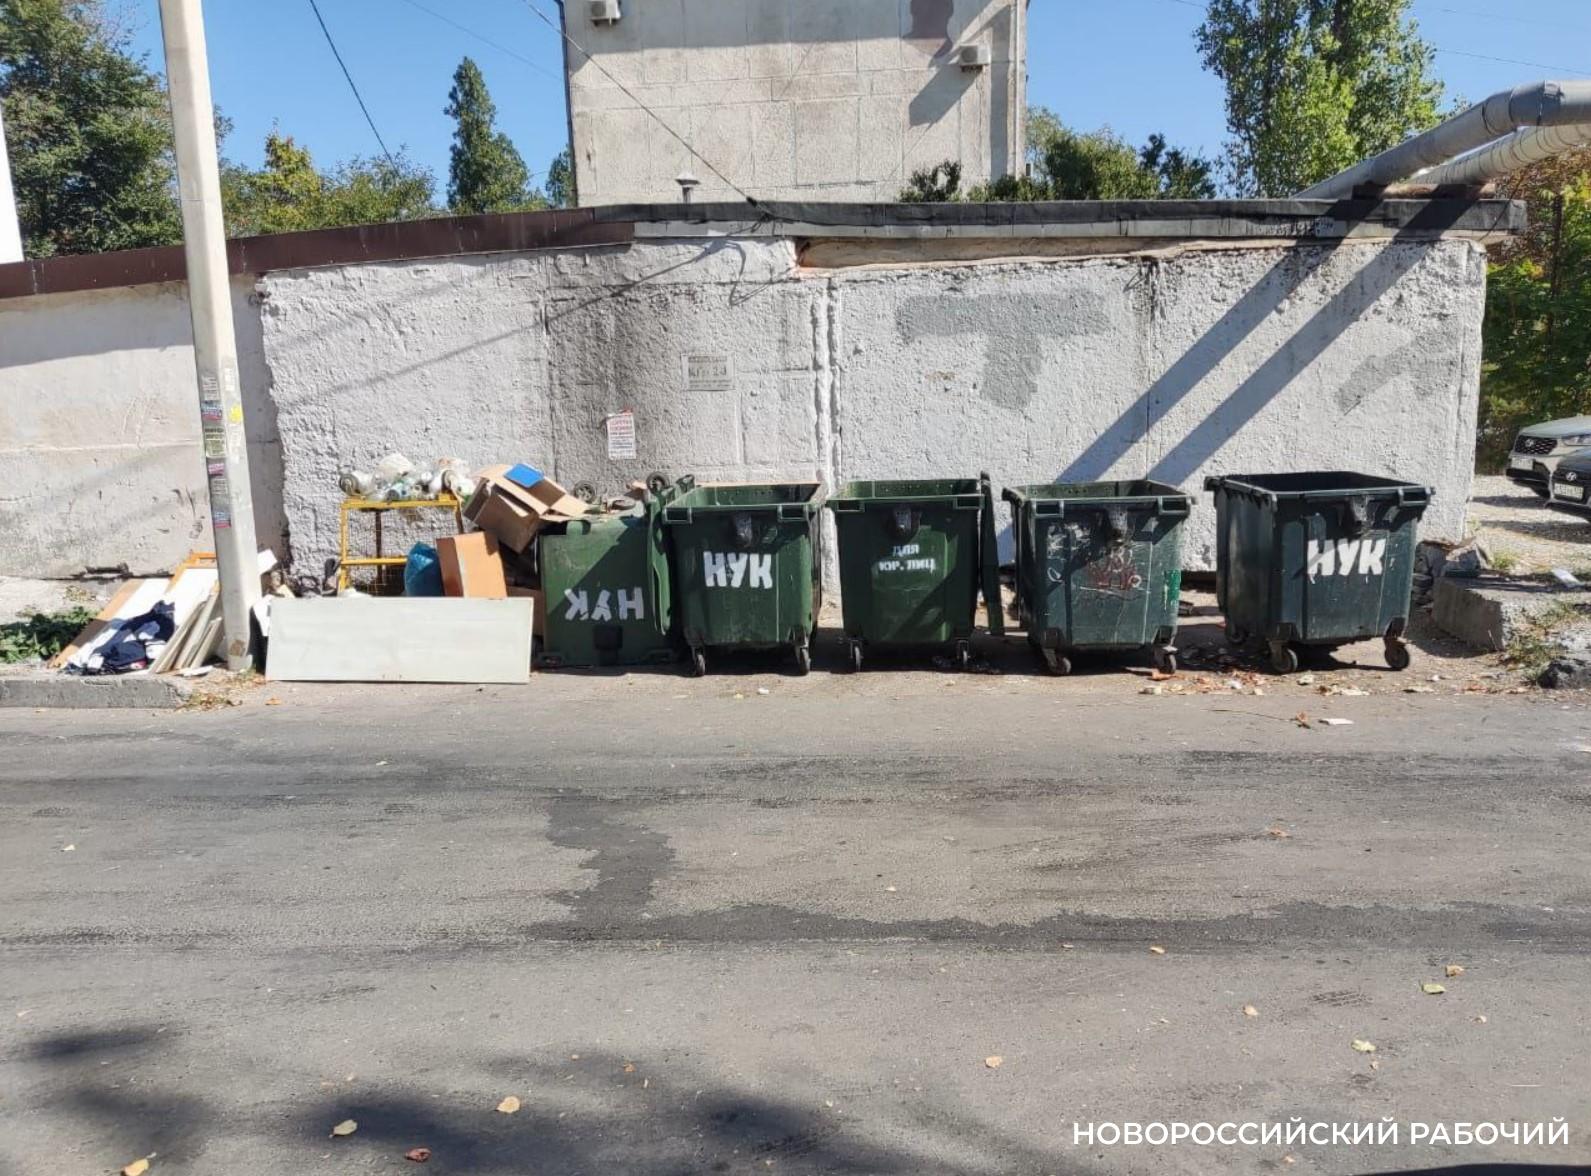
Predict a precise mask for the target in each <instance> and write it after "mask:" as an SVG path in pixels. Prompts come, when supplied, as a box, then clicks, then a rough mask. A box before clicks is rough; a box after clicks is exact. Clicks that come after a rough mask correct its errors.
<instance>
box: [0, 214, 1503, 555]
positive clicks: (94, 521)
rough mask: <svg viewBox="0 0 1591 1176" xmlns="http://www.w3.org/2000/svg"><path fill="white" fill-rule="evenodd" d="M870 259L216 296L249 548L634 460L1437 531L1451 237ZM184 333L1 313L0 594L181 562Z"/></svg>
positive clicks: (1207, 518) (1460, 498)
mask: <svg viewBox="0 0 1591 1176" xmlns="http://www.w3.org/2000/svg"><path fill="white" fill-rule="evenodd" d="M1000 247H1001V248H1003V249H1006V250H1009V251H1013V252H1017V253H1020V252H1021V250H1022V243H1021V242H1019V241H1018V242H1007V243H1005V244H1003V245H1001V246H1000ZM871 248H872V244H871V243H870V242H869V241H868V240H865V239H855V240H853V241H851V242H850V243H849V244H848V245H847V247H846V249H845V250H844V254H845V256H847V257H849V258H852V259H855V260H858V261H861V260H865V259H866V258H867V256H868V255H869V251H870V249H871ZM813 252H814V253H817V254H821V253H823V252H824V251H823V250H814V251H813ZM878 254H879V256H886V255H887V256H888V257H889V258H890V262H889V264H887V265H878V266H869V265H865V264H858V265H854V266H847V267H844V268H832V269H826V270H813V269H803V268H801V266H800V265H799V264H798V258H797V252H796V242H794V241H793V240H791V239H789V238H778V237H774V238H758V239H748V238H725V237H720V238H712V239H702V240H660V241H638V242H636V243H635V244H633V245H623V246H608V247H600V248H590V249H579V250H565V251H546V252H535V253H518V254H512V253H497V254H490V255H479V256H465V257H455V258H449V259H445V260H434V261H410V262H391V263H380V264H368V265H359V266H340V267H326V268H318V269H302V270H289V271H281V272H277V273H272V274H269V275H266V276H264V277H262V278H260V279H258V282H257V283H254V282H249V281H239V282H238V283H236V284H235V285H234V306H235V308H236V317H237V323H238V334H239V341H240V345H241V350H242V359H243V365H242V366H243V377H244V389H245V393H246V408H247V411H248V414H249V426H250V438H251V457H252V459H253V473H254V497H255V507H256V513H257V522H258V525H259V528H260V534H261V537H262V542H274V541H277V540H279V539H280V538H281V537H282V536H283V535H284V533H286V534H290V536H291V549H290V552H289V551H286V550H284V551H283V554H290V555H291V557H292V559H293V561H294V563H295V566H296V568H297V569H298V570H300V571H318V570H319V569H320V568H321V566H322V564H323V561H324V560H326V559H327V558H328V557H330V556H332V555H333V554H335V552H336V549H337V522H338V518H337V509H336V506H337V501H338V498H339V494H338V490H337V473H338V471H339V470H340V469H342V468H345V467H347V466H350V465H355V466H366V467H368V465H369V464H371V463H373V462H374V461H375V460H377V459H378V458H380V457H381V456H382V455H383V454H385V453H387V452H389V451H391V450H394V449H398V450H402V451H404V452H406V453H408V454H409V456H410V457H412V458H416V459H422V458H434V457H444V456H455V457H459V458H462V459H464V460H465V461H467V462H469V463H471V464H474V465H484V464H487V463H490V462H496V461H509V460H516V461H528V462H531V463H533V464H535V465H538V466H540V467H542V468H544V469H547V470H548V471H550V472H551V473H552V474H553V475H554V476H555V477H556V478H558V479H559V480H560V481H562V482H564V483H565V484H573V483H575V482H577V481H591V482H593V483H595V484H596V485H597V486H598V487H600V488H602V489H604V490H609V491H616V490H618V489H620V488H621V487H622V486H623V485H625V484H626V483H627V482H628V481H630V480H631V479H633V478H636V477H644V476H645V475H647V474H649V473H652V472H653V471H663V472H665V473H668V474H670V475H678V474H682V473H686V472H691V473H696V474H697V475H699V476H701V477H702V478H704V479H713V478H719V479H767V478H800V479H811V478H820V479H822V480H824V481H826V482H828V483H829V484H830V485H831V486H833V485H835V484H837V483H838V482H840V481H843V480H845V479H847V478H852V477H891V476H923V475H938V474H973V473H976V472H978V471H979V470H981V469H987V470H988V471H990V472H991V473H992V474H993V475H994V477H995V479H996V481H997V483H1001V484H1008V485H1010V484H1020V483H1027V482H1048V481H1053V480H1055V479H1058V478H1059V479H1069V480H1086V479H1094V478H1101V477H1139V476H1148V477H1153V478H1157V479H1160V480H1163V481H1168V482H1171V483H1174V484H1177V485H1181V486H1183V487H1186V488H1188V489H1190V490H1193V491H1196V492H1199V493H1200V499H1201V504H1202V505H1201V507H1200V508H1199V509H1198V510H1196V511H1195V514H1194V517H1193V519H1192V521H1191V522H1190V524H1189V542H1188V546H1187V555H1186V562H1187V564H1188V566H1189V567H1192V568H1207V567H1209V566H1210V563H1211V560H1212V550H1211V530H1212V525H1213V518H1212V514H1213V511H1212V510H1211V509H1210V508H1209V506H1208V499H1207V498H1204V496H1203V495H1202V491H1201V489H1200V488H1201V482H1202V478H1203V476H1204V475H1205V474H1206V473H1212V472H1228V473H1232V472H1264V471H1275V470H1285V469H1300V468H1317V469H1320V468H1341V467H1349V468H1355V469H1360V470H1364V471H1366V472H1370V473H1385V474H1397V475H1400V476H1403V477H1408V478H1413V479H1417V480H1420V481H1422V482H1427V483H1430V484H1432V485H1434V486H1436V487H1437V489H1438V498H1437V501H1436V503H1435V504H1434V506H1433V507H1432V509H1431V511H1430V512H1429V513H1428V515H1427V516H1426V520H1425V525H1424V531H1425V533H1426V534H1427V535H1429V536H1433V537H1439V538H1458V537H1460V536H1461V534H1462V530H1463V520H1464V504H1465V499H1466V498H1467V495H1468V492H1469V486H1470V477H1471V467H1472V454H1473V437H1474V423H1475V408H1476V394H1477V386H1478V373H1479V360H1480V321H1481V312H1482V306H1483V301H1484V281H1485V264H1484V255H1483V253H1482V251H1481V250H1480V248H1479V247H1478V246H1477V245H1475V244H1472V243H1470V242H1467V241H1462V240H1457V239H1449V240H1444V241H1438V242H1421V243H1388V242H1385V241H1380V242H1375V241H1366V242H1349V243H1342V244H1337V245H1327V244H1301V245H1300V244H1292V243H1288V244H1271V245H1265V244H1262V243H1251V244H1249V245H1247V246H1243V247H1234V246H1224V247H1221V248H1208V249H1187V250H1182V251H1159V252H1147V251H1138V252H1134V253H1131V254H1127V255H1123V256H1114V257H1110V256H1106V257H1096V256H1085V257H1079V258H1073V259H1069V260H1068V259H1046V260H1029V261H1006V262H982V263H969V264H955V265H946V264H935V265H931V266H929V265H923V266H915V267H914V266H909V265H904V264H901V262H900V258H901V256H902V251H901V242H900V241H899V240H893V241H889V242H886V243H883V244H881V245H880V246H879V247H878ZM830 255H833V254H832V252H831V254H830ZM188 338H189V331H188V320H187V308H186V305H185V303H184V300H183V297H182V293H181V289H180V287H175V286H169V285H166V286H144V287H129V288H120V289H116V290H108V291H103V292H96V293H89V294H72V295H50V296H44V297H33V298H14V299H5V300H0V458H3V462H4V470H5V477H4V486H5V491H4V494H3V495H0V574H13V575H65V574H70V573H72V572H74V571H77V570H79V569H81V568H82V567H83V566H84V565H101V564H116V563H121V562H127V563H129V564H130V565H132V566H133V567H134V568H135V569H140V570H149V569H154V568H158V567H169V566H171V565H172V564H173V563H175V562H176V561H177V560H179V559H180V558H181V557H182V556H183V555H184V554H186V553H187V551H188V550H190V549H191V548H194V547H204V546H207V545H208V536H207V533H206V532H207V521H206V519H207V515H206V511H205V508H204V505H203V473H202V463H201V462H200V460H199V457H198V422H197V413H196V411H195V406H194V397H193V376H192V368H191V357H190V353H189V348H188ZM721 375H722V376H724V377H726V378H719V377H720V376H721ZM625 408H629V409H633V410H634V411H635V413H636V418H637V432H638V438H639V456H638V458H637V459H635V460H633V461H630V460H626V461H622V462H612V461H609V459H608V456H607V450H606V444H605V432H604V419H605V417H606V416H607V414H609V413H613V412H617V411H619V410H621V409H625Z"/></svg>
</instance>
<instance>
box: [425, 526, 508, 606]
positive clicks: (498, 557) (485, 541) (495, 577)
mask: <svg viewBox="0 0 1591 1176" xmlns="http://www.w3.org/2000/svg"><path fill="white" fill-rule="evenodd" d="M436 554H437V562H438V564H439V566H440V567H441V570H442V591H443V593H444V594H445V595H447V596H469V597H474V598H475V599H478V600H506V599H508V579H507V577H506V576H505V575H504V572H503V554H502V552H501V550H500V549H499V548H498V545H497V537H496V536H495V535H492V534H491V533H490V532H487V531H474V532H471V533H470V534H468V535H444V536H442V537H441V538H440V539H438V540H437V541H436Z"/></svg>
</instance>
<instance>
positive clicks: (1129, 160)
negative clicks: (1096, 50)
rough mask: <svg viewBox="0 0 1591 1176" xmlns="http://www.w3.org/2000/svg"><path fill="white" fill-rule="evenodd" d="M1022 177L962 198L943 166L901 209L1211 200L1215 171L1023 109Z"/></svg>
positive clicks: (956, 168) (1167, 151) (1162, 149)
mask: <svg viewBox="0 0 1591 1176" xmlns="http://www.w3.org/2000/svg"><path fill="white" fill-rule="evenodd" d="M1027 124H1028V141H1027V171H1028V173H1029V174H1028V175H1023V176H999V177H997V178H996V179H993V180H991V181H989V182H988V183H987V184H979V185H976V186H974V187H973V188H971V189H970V190H968V191H967V192H965V193H963V192H962V190H961V165H960V164H958V163H956V162H954V161H953V160H946V161H945V162H944V163H941V164H939V165H938V166H937V167H933V168H929V169H926V170H923V171H917V172H913V173H912V176H911V181H910V183H909V184H908V185H907V187H906V188H905V189H904V190H903V191H902V192H901V194H900V197H899V199H900V200H901V201H902V202H903V203H917V202H928V201H938V202H945V201H955V200H972V201H999V202H1020V201H1031V200H1162V199H1165V200H1203V199H1208V198H1210V197H1211V196H1214V195H1215V183H1214V180H1213V178H1212V176H1213V173H1214V170H1215V165H1214V164H1213V163H1211V162H1210V161H1209V160H1207V159H1201V158H1200V157H1199V156H1197V155H1190V154H1188V153H1187V152H1184V151H1181V150H1179V149H1177V148H1175V147H1168V146H1167V144H1166V137H1165V136H1164V135H1151V136H1149V142H1148V143H1147V144H1145V146H1144V147H1143V148H1142V149H1141V150H1134V149H1133V147H1132V145H1131V144H1130V143H1128V142H1127V141H1126V140H1125V139H1123V138H1122V137H1121V136H1119V135H1117V134H1116V133H1115V132H1113V131H1112V130H1111V129H1110V128H1109V127H1103V128H1101V129H1100V130H1097V131H1089V132H1087V133H1082V132H1078V131H1074V130H1071V129H1070V128H1068V127H1066V126H1065V125H1064V124H1063V123H1062V122H1061V120H1060V119H1058V118H1057V117H1056V116H1055V114H1054V113H1053V112H1052V111H1049V110H1046V109H1045V108H1044V107H1042V106H1035V107H1033V108H1031V109H1030V110H1029V111H1028V119H1027Z"/></svg>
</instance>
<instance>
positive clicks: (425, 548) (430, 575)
mask: <svg viewBox="0 0 1591 1176" xmlns="http://www.w3.org/2000/svg"><path fill="white" fill-rule="evenodd" d="M403 594H404V595H405V596H441V595H443V591H442V561H441V559H440V558H438V556H437V554H436V548H434V547H432V546H431V545H430V544H429V543H416V544H415V545H414V546H413V547H411V548H409V559H408V562H407V563H405V564H404V565H403Z"/></svg>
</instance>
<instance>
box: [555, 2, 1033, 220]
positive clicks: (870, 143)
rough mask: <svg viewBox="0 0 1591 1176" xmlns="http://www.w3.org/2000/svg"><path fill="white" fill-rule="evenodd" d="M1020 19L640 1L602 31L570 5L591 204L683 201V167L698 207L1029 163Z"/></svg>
mask: <svg viewBox="0 0 1591 1176" xmlns="http://www.w3.org/2000/svg"><path fill="white" fill-rule="evenodd" d="M1024 11H1025V0H802V2H801V3H799V4H790V3H788V0H632V2H630V3H626V4H625V6H624V17H623V19H622V20H620V21H619V23H617V24H614V25H600V26H599V25H594V24H592V23H591V22H590V20H589V19H588V17H587V15H586V9H585V7H584V6H583V5H571V6H570V7H569V15H568V28H569V33H570V36H571V37H572V39H573V40H574V41H575V43H576V44H577V45H579V46H580V47H581V50H583V51H584V52H581V51H577V50H573V49H571V50H570V52H569V54H568V63H567V64H568V71H569V91H570V109H571V120H572V123H573V127H574V142H575V155H576V161H577V172H578V178H579V186H580V196H581V199H582V201H583V202H584V203H587V204H619V203H629V202H648V201H670V200H676V199H678V198H679V188H678V186H677V185H676V184H675V182H674V181H675V177H676V176H678V175H679V174H680V173H681V172H682V171H687V170H688V171H690V172H692V173H693V174H695V175H696V176H697V178H698V179H699V180H700V181H701V187H700V188H699V189H698V198H700V199H703V200H719V199H727V200H735V199H739V197H740V193H739V191H737V189H743V190H745V191H746V192H749V193H751V194H752V195H755V196H759V197H762V198H764V199H824V200H890V199H893V198H894V197H895V195H896V193H897V192H898V191H899V190H900V189H901V188H902V187H903V186H904V185H905V182H906V179H907V177H909V175H910V174H911V172H912V171H913V170H915V169H918V168H925V167H932V166H934V165H935V164H938V163H940V162H942V161H944V160H946V159H953V160H957V161H959V162H960V163H961V165H962V169H963V176H964V178H965V181H966V183H967V184H968V185H969V186H970V185H972V184H975V183H979V182H982V181H984V180H987V179H989V178H991V177H992V176H998V175H1003V174H1006V173H1009V172H1017V171H1020V170H1021V166H1022V162H1023V153H1022V146H1021V139H1022V129H1021V128H1022V111H1023V105H1022V87H1023V72H1024V68H1025V67H1024V63H1023V53H1024V50H1023V45H1022V40H1023V38H1022V22H1023V20H1024V16H1023V13H1024ZM973 44H981V45H984V46H987V47H988V48H989V50H990V53H991V57H992V60H993V63H992V64H991V66H990V67H989V68H987V69H984V70H981V71H968V70H964V69H962V68H961V67H960V65H959V64H958V63H957V61H956V60H955V53H956V51H957V50H959V49H960V48H961V47H963V46H966V45H973ZM587 54H589V55H590V56H587ZM647 110H651V111H654V112H656V117H654V116H653V115H652V114H648V113H647ZM659 119H661V120H662V123H664V124H666V125H667V127H668V128H670V129H671V130H672V131H673V132H674V133H675V134H676V135H678V136H679V138H681V139H684V140H685V141H686V142H688V143H689V144H690V145H691V147H692V148H693V149H694V150H695V151H696V152H697V153H698V154H699V156H700V158H696V157H693V156H692V155H691V153H690V152H689V151H687V150H686V149H685V148H684V146H682V145H681V144H680V142H679V141H678V139H676V138H675V137H674V136H673V135H670V134H669V133H668V132H667V131H665V130H664V129H663V127H662V126H661V125H660V124H659ZM703 160H706V161H707V163H710V164H711V167H709V166H706V164H704V163H703ZM715 169H716V172H717V173H722V174H721V175H720V174H715Z"/></svg>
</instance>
